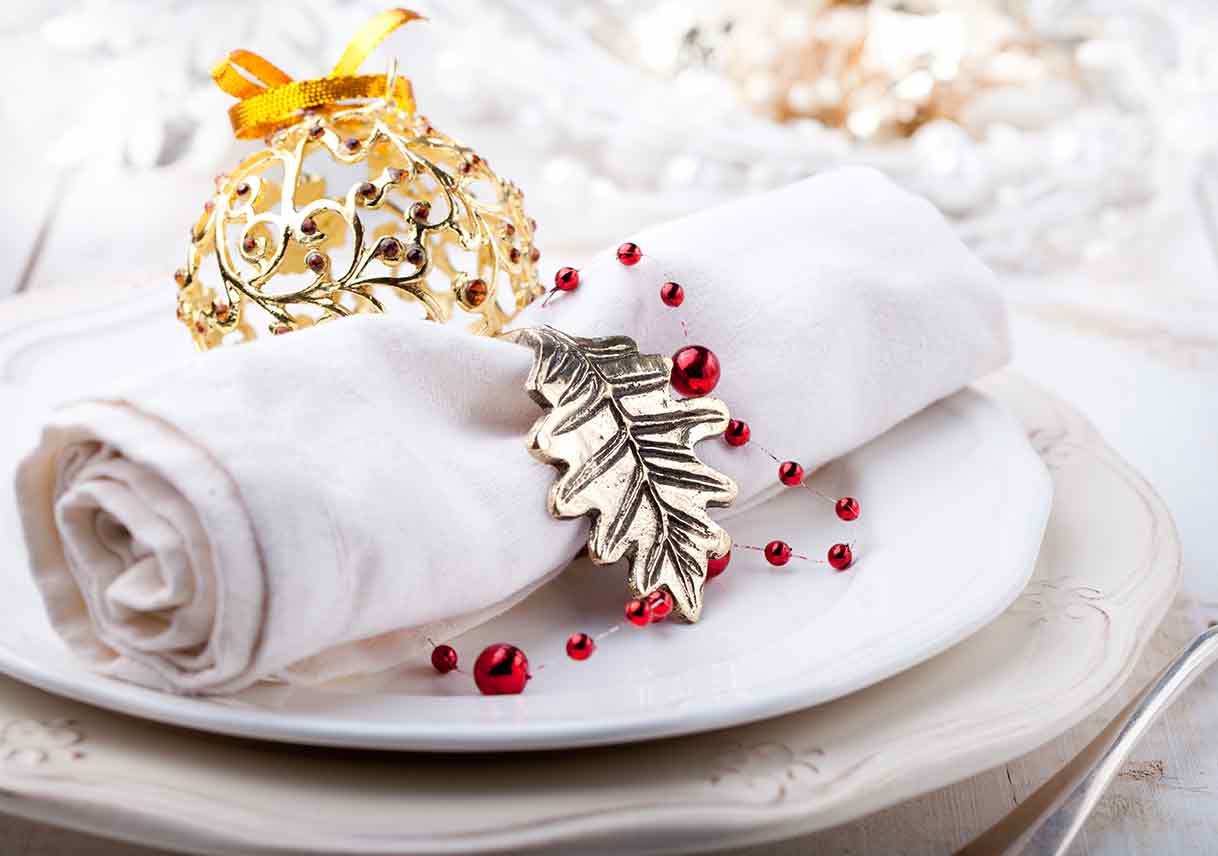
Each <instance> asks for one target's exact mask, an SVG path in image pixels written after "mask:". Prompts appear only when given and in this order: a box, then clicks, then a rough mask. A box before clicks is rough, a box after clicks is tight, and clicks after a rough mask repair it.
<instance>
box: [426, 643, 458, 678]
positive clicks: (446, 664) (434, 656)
mask: <svg viewBox="0 0 1218 856" xmlns="http://www.w3.org/2000/svg"><path fill="white" fill-rule="evenodd" d="M431 667H432V668H433V669H435V670H436V671H437V672H439V673H440V674H441V675H447V674H448V673H449V672H452V671H456V668H457V651H456V649H455V648H453V647H452V646H451V645H437V646H436V647H434V648H432V649H431Z"/></svg>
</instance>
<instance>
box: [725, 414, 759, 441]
mask: <svg viewBox="0 0 1218 856" xmlns="http://www.w3.org/2000/svg"><path fill="white" fill-rule="evenodd" d="M752 435H753V430H752V429H751V428H749V423H747V422H745V421H744V420H743V419H733V420H732V421H731V422H729V423H727V428H726V429H724V431H723V439H724V440H725V441H726V442H727V444H728V445H729V446H743V445H744V444H745V443H747V442H748V441H749V437H751V436H752Z"/></svg>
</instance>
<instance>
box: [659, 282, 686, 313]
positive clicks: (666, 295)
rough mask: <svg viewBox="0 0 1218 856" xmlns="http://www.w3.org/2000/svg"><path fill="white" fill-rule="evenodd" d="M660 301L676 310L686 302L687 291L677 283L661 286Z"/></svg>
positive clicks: (667, 283)
mask: <svg viewBox="0 0 1218 856" xmlns="http://www.w3.org/2000/svg"><path fill="white" fill-rule="evenodd" d="M660 300H662V301H664V305H665V306H671V307H673V308H674V309H675V308H677V307H678V306H680V305H681V304H682V303H684V302H685V289H684V288H682V287H681V286H680V285H678V284H677V283H675V282H666V283H664V284H663V285H661V286H660Z"/></svg>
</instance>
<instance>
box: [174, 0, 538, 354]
mask: <svg viewBox="0 0 1218 856" xmlns="http://www.w3.org/2000/svg"><path fill="white" fill-rule="evenodd" d="M419 17H420V16H419V15H417V14H415V13H414V12H410V11H408V10H405V9H392V10H390V11H387V12H384V13H382V14H380V15H377V16H376V17H374V18H372V19H371V20H370V21H369V22H368V23H367V24H365V26H364V27H363V28H362V29H361V30H360V31H359V32H358V33H357V34H356V36H355V38H354V39H352V41H351V43H350V44H349V45H348V47H347V49H346V51H345V52H344V54H343V56H342V58H341V59H340V60H339V62H338V64H337V65H336V66H335V67H334V70H333V71H332V72H331V73H330V75H329V76H328V77H324V78H318V79H313V80H300V81H297V80H293V79H292V78H290V77H289V76H288V75H287V74H285V73H284V72H283V71H281V70H280V69H278V68H277V67H275V66H274V65H273V64H271V63H270V62H268V61H267V60H265V59H263V58H262V57H260V56H258V55H257V54H253V53H250V52H249V51H233V52H231V53H229V55H228V56H227V57H225V59H224V60H222V61H221V62H220V63H219V64H218V65H217V66H216V67H215V68H214V69H213V71H212V77H213V78H214V79H215V81H216V84H217V85H218V86H219V87H220V88H221V89H223V90H224V91H225V92H227V93H229V94H230V95H233V96H235V97H237V98H238V99H240V100H239V101H238V103H237V104H234V105H233V107H232V108H231V109H230V111H229V116H230V118H231V120H232V125H233V131H234V133H235V134H236V136H237V137H238V138H240V139H256V138H265V147H264V148H262V149H260V150H259V151H257V152H255V153H254V154H252V155H250V156H249V157H247V158H246V159H245V160H244V161H242V163H241V164H240V165H239V166H237V167H236V168H235V169H233V170H231V171H230V172H228V173H225V174H223V175H220V176H217V178H216V193H215V196H214V197H212V198H211V199H210V200H209V201H208V202H207V203H206V204H205V205H204V210H203V213H202V215H201V216H200V217H199V219H198V221H196V222H195V223H194V224H193V225H192V226H191V228H190V245H189V247H188V249H187V257H186V265H185V266H184V267H183V268H181V269H180V270H178V271H177V273H176V274H175V276H174V278H175V281H176V283H177V285H178V318H179V319H180V320H181V321H182V323H184V324H185V325H186V327H187V328H188V329H189V330H190V334H191V336H192V337H193V339H194V342H195V345H196V346H197V347H199V348H200V349H202V350H206V349H208V348H212V347H214V346H216V345H219V344H222V343H226V342H239V341H245V340H248V339H252V338H254V337H255V336H256V335H257V333H258V331H259V330H260V329H265V330H268V331H269V332H271V333H274V334H281V333H287V332H290V331H292V330H297V329H299V328H301V327H308V326H311V325H313V324H316V323H318V322H321V321H326V320H329V319H333V318H341V317H344V316H347V315H353V314H358V313H368V312H374V313H376V312H385V311H387V304H388V303H389V301H392V300H398V299H400V300H401V301H402V302H403V303H407V304H413V306H414V308H415V311H416V312H417V313H419V314H420V315H421V316H422V317H424V318H427V319H429V320H432V321H441V322H446V321H449V320H450V319H453V318H454V317H457V318H461V317H462V316H465V317H466V318H467V319H468V320H470V321H471V324H470V327H471V330H472V331H473V332H475V333H478V334H484V335H493V334H495V333H497V332H498V331H499V330H500V329H501V328H502V327H503V325H504V324H505V323H507V322H508V321H509V320H510V319H511V318H512V317H513V316H514V315H515V314H516V313H517V312H519V311H520V310H521V309H522V308H524V307H525V306H527V305H528V304H529V303H531V302H532V301H533V299H534V298H536V297H537V296H539V295H540V294H543V293H544V289H542V288H541V287H540V286H539V285H538V282H537V262H538V259H539V258H540V252H539V250H538V249H537V247H536V244H535V243H534V234H535V230H536V223H535V222H534V221H533V220H531V219H530V218H529V217H528V216H527V215H526V214H525V210H524V201H523V194H522V193H521V191H520V189H519V188H518V187H516V186H515V185H514V184H512V183H511V182H509V181H506V180H504V179H501V178H500V177H499V176H497V175H496V174H495V173H494V172H493V171H492V170H491V168H490V166H489V164H487V162H486V160H485V159H483V158H482V157H480V156H479V155H478V154H477V152H476V151H475V150H474V149H472V148H470V147H468V146H466V145H463V144H462V143H459V142H458V141H456V140H454V139H453V138H452V137H449V136H448V135H446V134H444V133H442V132H441V131H439V130H437V129H436V128H435V127H433V126H432V125H431V124H430V123H429V122H428V121H427V119H425V118H424V117H423V116H420V115H418V114H417V113H416V112H415V104H414V97H413V94H412V91H411V86H410V82H409V81H408V80H406V79H405V78H402V77H399V76H398V75H397V74H396V68H395V66H392V65H391V67H390V69H389V72H388V74H378V75H358V74H356V72H357V71H358V69H359V66H360V65H361V63H362V62H363V60H364V59H365V58H366V57H367V56H368V54H369V53H370V52H371V51H372V50H373V49H374V48H375V47H376V46H377V45H378V44H379V43H380V42H381V41H382V40H383V39H384V38H385V36H387V35H388V34H389V33H391V32H392V31H393V30H395V29H397V28H398V27H400V26H401V25H402V24H405V23H407V22H408V21H411V20H415V19H418V18H419Z"/></svg>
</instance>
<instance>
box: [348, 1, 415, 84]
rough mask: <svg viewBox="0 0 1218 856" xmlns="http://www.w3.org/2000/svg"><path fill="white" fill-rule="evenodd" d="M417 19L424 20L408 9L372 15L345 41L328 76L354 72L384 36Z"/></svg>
mask: <svg viewBox="0 0 1218 856" xmlns="http://www.w3.org/2000/svg"><path fill="white" fill-rule="evenodd" d="M419 20H424V18H423V16H422V15H420V14H419V13H418V12H412V11H410V10H409V9H389V10H388V11H385V12H381V13H380V14H379V15H375V16H373V17H372V18H371V19H369V21H368V22H367V23H366V24H364V26H362V27H360V28H359V32H358V33H356V34H355V36H354V37H352V39H351V41H350V42H348V43H347V49H346V50H345V51H343V55H342V56H341V57H339V60H338V63H337V64H336V65H335V66H334V70H333V71H331V72H330V76H331V77H349V76H351V75H353V74H355V72H357V71H359V67H360V66H361V65H363V64H364V60H366V59H367V58H368V54H370V53H372V52H373V51H374V50H376V47H377V45H379V44H380V43H381V42H383V41H385V37H386V36H388V35H389V34H390V33H392V32H393V31H394V30H396V29H397V28H398V27H400V26H402V25H403V24H406V23H409V22H410V21H419Z"/></svg>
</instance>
